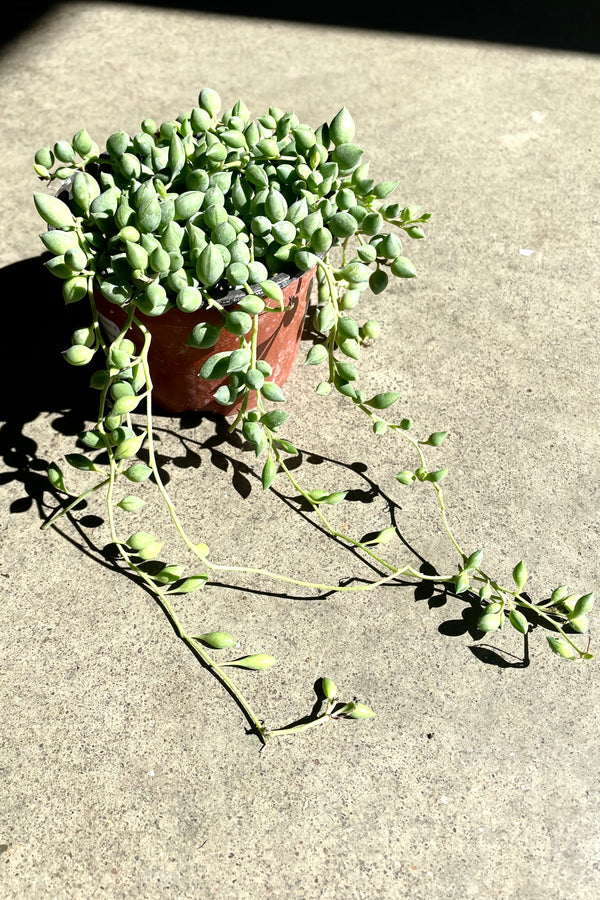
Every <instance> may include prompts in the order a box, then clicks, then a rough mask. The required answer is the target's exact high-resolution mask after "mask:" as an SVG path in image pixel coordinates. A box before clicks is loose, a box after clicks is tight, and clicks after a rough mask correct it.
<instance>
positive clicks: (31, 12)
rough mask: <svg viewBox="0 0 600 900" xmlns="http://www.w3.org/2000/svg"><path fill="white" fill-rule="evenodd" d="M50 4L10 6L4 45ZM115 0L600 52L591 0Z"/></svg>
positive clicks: (28, 1)
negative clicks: (297, 4) (296, 3)
mask: <svg viewBox="0 0 600 900" xmlns="http://www.w3.org/2000/svg"><path fill="white" fill-rule="evenodd" d="M56 5H57V4H54V3H49V2H44V0H24V2H22V3H19V4H16V5H13V6H12V7H11V13H10V17H7V18H8V21H6V22H5V23H3V28H2V37H1V38H0V40H1V41H2V43H3V44H6V43H8V42H10V41H11V40H13V39H14V38H15V37H17V36H18V35H19V34H20V33H21V32H22V31H24V30H26V29H27V28H29V27H30V26H32V25H34V24H35V23H36V22H37V21H38V20H39V19H40V18H41V17H42V16H44V15H45V14H46V13H47V12H51V11H52V8H53V7H54V6H56ZM61 5H63V4H61ZM64 5H68V4H64ZM113 5H114V6H119V5H129V6H136V5H139V6H144V7H161V6H162V7H165V8H168V9H173V8H177V9H181V10H187V11H197V12H206V13H218V14H221V15H224V14H227V15H231V16H245V17H248V18H256V19H271V20H279V21H286V22H304V23H307V24H311V25H334V26H338V27H348V28H364V29H373V30H380V31H389V32H394V33H398V34H407V35H421V36H431V37H443V38H457V39H461V40H474V41H489V42H493V43H500V44H517V45H522V46H531V47H546V48H548V49H552V50H571V51H577V52H583V53H599V52H600V25H599V17H598V7H597V3H595V2H592V0H572V2H570V3H567V2H566V0H546V2H544V0H530V2H527V0H524V2H523V0H521V2H518V0H504V2H501V0H495V2H493V3H481V2H480V0H466V2H462V3H443V2H441V0H439V2H433V3H432V2H429V3H420V4H414V3H413V4H406V3H403V4H383V3H380V4H374V5H364V4H363V5H359V6H356V5H354V4H343V5H342V6H340V5H339V4H338V5H336V4H329V5H328V4H312V5H310V6H304V7H303V8H301V9H299V8H293V7H290V6H286V5H285V4H282V3H280V2H274V0H262V2H256V3H253V4H251V5H250V4H247V3H241V2H239V0H237V2H233V0H230V2H229V3H227V4H223V3H219V2H217V0H212V2H210V0H204V2H202V0H196V2H193V0H179V2H177V3H174V4H171V3H168V2H166V0H140V2H139V3H128V4H123V3H120V2H119V0H113ZM342 49H343V48H340V50H341V51H342Z"/></svg>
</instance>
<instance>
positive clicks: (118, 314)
mask: <svg viewBox="0 0 600 900" xmlns="http://www.w3.org/2000/svg"><path fill="white" fill-rule="evenodd" d="M314 273H315V270H314V269H312V270H310V271H308V272H304V273H301V274H299V275H298V276H297V277H296V278H291V279H290V277H289V276H277V277H275V278H273V279H272V280H274V281H276V282H278V283H279V285H280V287H281V289H282V291H283V296H284V301H285V306H286V307H289V309H287V310H286V312H284V313H276V312H263V313H261V314H260V315H259V325H258V356H259V359H264V360H266V361H267V362H268V363H269V364H270V366H271V367H272V369H273V375H272V376H270V377H269V380H271V379H272V380H273V381H276V382H277V384H279V385H280V386H281V385H283V384H284V382H285V381H286V380H287V378H288V377H289V374H290V372H291V370H292V366H293V364H294V361H295V359H296V356H297V355H298V346H299V344H300V337H301V335H302V328H303V325H304V317H305V314H306V307H307V302H308V290H309V287H310V283H311V281H312V278H313V275H314ZM243 296H245V293H244V292H242V291H230V293H229V294H227V295H226V296H225V297H224V298H221V299H220V300H219V302H220V303H221V304H222V305H223V306H227V308H228V309H230V310H234V309H236V308H237V306H236V301H239V300H240V299H241V298H242V297H243ZM95 300H96V305H97V307H98V313H99V315H100V321H101V324H102V325H103V327H104V330H105V331H106V333H107V336H108V337H109V339H110V340H112V339H113V337H114V335H115V333H116V328H115V326H116V327H117V328H118V330H120V329H121V328H122V327H123V325H124V323H125V318H126V315H125V312H124V311H123V309H121V307H119V306H116V305H115V304H113V303H110V302H109V301H108V300H106V299H105V297H104V296H103V295H102V294H100V292H99V291H96V292H95ZM269 302H270V303H272V302H273V301H269ZM138 317H139V320H140V321H141V322H143V324H144V325H145V326H146V327H147V328H148V330H149V331H150V333H151V335H152V342H151V344H150V351H149V355H148V362H149V366H150V374H151V377H152V383H153V397H154V400H155V402H156V403H157V404H159V405H160V406H161V407H162V408H163V409H164V410H165V411H166V412H170V413H182V412H186V411H188V410H205V411H207V412H219V413H222V414H223V415H229V414H230V413H235V412H237V410H238V409H239V407H240V405H241V400H239V401H237V402H236V403H235V404H233V406H223V405H222V404H220V403H217V402H216V400H215V399H214V397H213V394H214V393H215V391H216V390H217V388H218V387H219V385H220V384H223V382H224V381H226V379H221V380H220V381H206V380H204V379H203V378H200V377H199V376H198V372H199V371H200V368H201V366H202V364H203V363H204V362H205V361H206V360H207V359H208V358H209V356H212V355H213V354H214V353H219V352H221V351H224V350H235V349H237V348H238V347H239V338H238V337H236V336H235V335H232V334H229V333H228V332H227V331H225V330H224V329H223V331H222V332H221V337H220V339H219V341H218V342H217V343H216V344H215V346H214V347H210V348H208V349H205V350H199V349H195V348H193V347H186V340H187V339H188V337H189V335H190V332H191V330H192V328H193V327H194V326H195V325H197V324H198V323H199V322H207V321H208V322H211V323H214V324H220V323H221V322H222V317H221V315H220V314H219V313H218V312H217V311H215V310H212V309H206V310H204V309H199V310H198V311H197V312H195V313H185V312H181V310H179V309H170V310H169V311H168V312H166V313H163V315H162V316H146V315H143V314H142V313H138ZM128 336H129V337H130V338H131V339H132V340H133V342H134V344H135V345H136V347H137V349H138V351H139V350H140V349H141V346H142V334H141V332H140V330H139V328H138V327H137V326H133V327H132V328H131V329H130V334H129V335H128ZM254 403H255V399H254V397H252V396H251V398H250V404H249V407H248V408H249V409H251V408H252V406H253V404H254Z"/></svg>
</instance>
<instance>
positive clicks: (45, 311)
mask: <svg viewBox="0 0 600 900" xmlns="http://www.w3.org/2000/svg"><path fill="white" fill-rule="evenodd" d="M46 258H48V255H43V256H41V257H34V258H31V259H27V260H23V261H21V262H18V263H15V264H13V265H10V266H7V267H5V268H4V269H2V270H0V288H2V289H3V294H4V296H7V297H11V298H12V297H15V296H17V295H18V294H19V293H24V292H25V295H24V296H23V303H22V304H18V303H15V302H13V303H12V304H11V313H12V317H11V321H10V324H9V325H8V326H7V330H8V333H9V334H10V335H11V336H16V335H18V336H19V339H18V340H15V339H14V337H13V339H12V340H10V341H8V342H7V345H6V347H5V352H4V354H2V355H1V356H0V375H1V376H2V378H3V381H2V383H3V384H4V385H6V386H7V387H6V388H5V390H4V391H3V392H2V393H1V394H0V456H1V457H2V459H3V462H4V464H5V471H4V472H3V473H2V474H0V484H7V483H9V482H11V481H14V482H20V484H21V485H22V487H23V495H22V496H21V497H19V498H18V499H16V500H13V501H12V503H11V504H10V507H9V511H10V513H11V514H13V515H15V514H21V513H25V512H28V511H29V510H31V509H32V507H33V506H36V507H37V511H38V515H39V517H40V519H41V520H43V521H45V520H47V519H48V518H49V516H50V515H51V514H52V513H53V512H54V511H55V509H56V508H60V506H61V505H63V504H64V498H63V497H62V496H61V495H60V494H59V493H58V492H56V491H54V490H53V489H52V488H51V487H50V485H49V483H48V480H47V477H46V470H47V467H48V465H49V462H50V460H48V459H46V458H45V457H44V456H43V455H42V454H40V452H39V449H38V446H37V443H36V442H35V440H33V439H32V438H31V437H30V436H29V435H27V434H26V426H27V424H28V423H31V422H33V421H35V420H36V419H37V418H38V417H40V416H46V417H47V419H48V424H49V426H50V428H52V429H54V430H56V431H58V432H59V433H61V434H62V435H66V436H76V435H77V434H78V433H79V432H81V431H83V430H85V428H86V423H87V422H89V410H93V409H94V408H95V406H96V402H97V396H98V394H97V391H94V390H93V389H92V388H90V386H89V374H90V370H89V368H88V367H82V368H81V369H79V368H77V367H73V366H70V365H69V364H68V363H66V362H65V361H64V359H63V358H62V356H61V350H63V349H65V348H66V347H67V346H68V345H69V335H70V334H71V332H72V331H73V330H75V329H76V328H79V327H82V326H83V325H87V324H89V314H87V307H86V306H85V304H83V303H79V304H77V303H76V304H71V305H68V306H65V304H64V302H63V299H62V293H61V282H60V281H59V280H58V279H56V278H55V277H53V276H52V275H50V273H49V272H48V271H47V270H46V269H45V267H44V266H43V265H42V263H43V261H44V260H45V259H46ZM307 323H308V319H307ZM309 335H310V324H307V327H306V329H305V336H306V337H308V336H309ZM32 360H35V365H34V366H33V367H32ZM32 368H33V369H34V371H35V374H36V378H35V380H32V374H31V373H32ZM154 415H155V430H156V434H157V436H160V435H161V434H162V433H165V434H168V435H169V437H170V438H176V439H177V440H178V441H179V443H180V445H181V447H182V453H181V454H180V455H176V456H174V455H172V454H169V455H163V454H161V453H160V445H159V446H158V448H157V460H158V464H159V469H160V471H161V477H163V478H164V481H165V483H168V480H169V473H168V470H167V468H166V465H167V463H169V464H171V465H174V466H176V467H178V468H198V467H200V466H201V465H202V455H203V454H205V453H208V454H209V456H210V462H211V464H212V465H213V466H215V468H217V469H219V470H220V471H223V472H227V473H228V474H229V476H230V478H231V484H232V487H233V489H234V490H235V491H236V492H237V493H238V495H239V496H240V497H241V498H242V499H247V498H248V497H249V496H250V494H251V492H252V489H253V487H254V486H255V487H256V488H257V489H261V484H260V476H259V475H258V474H257V472H256V471H254V469H253V468H252V467H251V466H249V465H247V464H246V463H244V462H240V460H239V459H236V458H235V457H234V455H233V454H232V452H231V451H232V450H236V451H239V450H241V449H245V448H246V447H249V445H246V444H245V441H244V439H243V437H242V435H241V434H240V433H239V432H233V433H229V431H228V425H227V422H226V420H225V419H223V418H222V417H220V416H218V415H216V414H210V413H208V414H200V413H186V414H184V415H182V416H181V417H180V419H179V423H178V427H177V428H176V429H174V427H173V417H172V416H170V415H169V414H167V413H163V412H162V411H161V410H160V409H157V410H155V413H154ZM207 420H208V421H210V422H211V423H212V426H213V434H212V435H209V437H207V438H206V439H204V440H203V441H197V440H196V439H195V438H194V437H193V435H191V434H190V432H191V430H192V429H194V428H196V427H197V426H198V424H199V423H200V422H201V421H204V422H206V421H207ZM141 456H142V457H143V455H142V454H141ZM323 463H329V464H332V465H335V466H339V467H340V468H341V469H347V470H348V471H349V472H351V473H353V475H354V476H356V475H358V476H359V478H360V479H361V480H362V482H363V483H362V485H361V486H360V487H358V488H354V489H352V490H350V491H349V492H348V494H347V496H346V501H345V502H349V503H369V504H370V503H372V502H373V501H374V500H376V499H377V500H379V501H383V502H384V503H385V505H386V508H387V510H388V513H389V523H390V525H393V527H394V528H395V531H396V534H397V536H398V538H399V540H400V541H401V542H402V544H403V545H404V547H405V548H406V549H407V550H408V551H409V552H410V553H411V554H412V555H413V556H414V557H415V558H416V559H417V560H418V567H419V570H420V571H421V572H422V573H423V574H425V575H428V576H434V575H437V574H439V573H438V572H437V571H436V569H435V568H434V566H433V565H432V564H431V563H430V562H429V561H428V560H427V559H426V558H425V557H424V556H423V554H421V553H420V552H419V551H418V549H417V548H415V547H414V546H412V545H411V544H410V543H409V542H408V540H407V539H406V538H405V536H404V535H403V533H402V528H401V521H400V520H401V507H400V506H399V505H398V504H397V503H395V501H394V500H393V499H392V498H391V497H390V496H389V495H387V494H386V493H385V492H384V491H383V490H382V489H381V487H380V486H379V485H378V484H377V483H376V482H375V481H373V480H372V479H371V478H370V476H369V473H368V467H367V465H365V464H364V463H362V462H353V463H343V462H341V461H340V460H337V459H334V458H332V457H326V456H322V455H317V454H315V453H312V452H311V451H310V450H307V449H300V452H299V454H298V456H297V457H290V458H288V460H287V462H286V465H287V466H288V468H289V469H290V470H293V469H296V468H298V467H299V466H318V465H321V464H323ZM271 491H272V492H273V493H274V495H275V496H277V498H278V499H279V500H280V502H282V503H284V504H285V505H286V506H287V507H288V508H289V509H290V511H291V512H292V513H293V514H294V515H298V516H300V517H301V518H302V519H304V520H305V521H307V522H309V523H310V525H311V527H313V528H314V529H316V530H317V531H318V532H320V534H322V535H323V536H324V537H326V538H327V539H328V540H331V541H333V542H334V543H336V544H337V545H338V546H340V547H342V548H344V550H345V551H346V552H347V553H349V554H350V555H351V556H352V557H353V559H354V561H356V562H360V565H361V566H365V567H366V568H367V569H369V570H370V573H371V577H370V578H367V577H365V578H361V577H358V576H352V577H349V578H347V579H345V580H344V581H342V582H340V586H348V585H350V584H356V585H358V584H361V583H363V584H367V583H369V581H372V580H373V579H376V578H381V577H383V576H385V575H386V574H387V573H386V571H383V570H381V569H380V568H379V567H378V565H376V563H375V562H374V561H373V560H370V559H368V558H365V556H363V555H361V553H360V551H359V550H357V548H356V547H353V546H351V545H349V544H347V543H346V542H345V541H344V540H343V539H341V538H339V537H335V536H332V535H331V534H330V533H329V532H328V531H327V529H326V528H325V527H324V526H323V525H322V523H320V521H318V520H315V519H314V518H313V517H312V516H311V515H310V513H311V507H310V505H309V504H307V503H306V501H305V500H304V498H302V497H301V496H297V495H296V496H293V495H289V494H287V493H285V492H284V491H283V490H282V489H281V488H280V487H279V486H278V484H277V482H275V484H274V485H273V486H272V487H271ZM52 504H53V505H52ZM86 509H87V502H86V501H85V500H83V501H81V502H80V503H79V504H78V505H77V506H76V507H74V509H73V510H72V511H71V512H70V513H68V514H67V516H66V518H67V519H68V520H69V522H70V526H71V527H72V528H73V529H74V531H75V536H74V535H73V534H69V533H68V532H67V530H66V529H64V528H63V527H62V526H57V525H55V526H53V527H55V528H56V529H57V530H58V531H59V533H60V534H61V535H62V537H63V538H64V539H65V540H67V541H69V542H70V543H71V544H72V545H73V546H75V547H77V549H78V550H79V551H80V552H82V553H84V554H85V555H86V556H88V557H89V558H91V559H94V560H95V561H96V562H98V563H99V564H100V565H103V566H107V567H109V568H111V569H115V568H117V569H119V571H121V572H122V573H123V574H126V575H127V576H128V577H129V578H131V579H132V580H133V581H134V582H136V583H138V584H139V585H140V586H142V587H144V588H145V589H146V590H148V587H147V585H145V583H144V582H143V581H142V580H140V579H139V577H138V576H136V575H135V574H134V573H132V572H131V571H130V570H129V569H127V568H126V567H125V566H124V564H121V560H120V557H119V558H117V555H116V553H115V550H116V548H115V547H114V545H112V544H107V545H105V546H102V547H100V546H98V545H97V543H95V542H94V541H93V539H92V537H91V535H90V534H89V532H91V531H93V530H95V529H97V528H98V527H100V526H101V525H103V523H104V520H103V519H102V518H101V517H100V516H97V515H94V514H91V513H88V512H86ZM211 583H212V584H214V585H215V586H218V587H221V588H223V589H230V590H240V588H239V586H238V585H235V584H228V583H225V582H215V581H212V582H211ZM398 588H403V589H405V590H406V589H411V588H412V590H413V596H414V601H415V602H418V603H421V602H426V603H427V605H428V606H429V608H434V607H435V608H441V607H444V606H445V605H446V604H447V602H448V599H449V598H450V597H456V596H459V597H460V599H461V600H462V601H464V602H465V603H466V608H465V609H464V610H463V612H462V616H461V619H459V620H456V619H450V620H448V621H445V622H443V623H442V624H441V625H440V626H439V630H440V632H441V633H442V634H445V635H447V636H448V637H459V636H464V635H465V634H467V633H468V634H469V636H470V637H471V639H472V640H473V641H480V640H481V639H482V638H483V637H484V635H483V634H482V633H481V632H480V631H479V630H478V629H477V619H478V616H479V615H480V601H479V597H478V596H477V595H475V594H473V593H471V592H465V593H462V594H460V595H456V594H454V593H453V592H452V590H451V589H449V588H448V586H447V585H446V584H444V583H442V582H435V581H424V582H420V583H418V584H416V585H415V583H414V581H410V580H408V579H403V578H401V577H399V578H397V579H395V580H393V581H390V582H388V583H387V584H386V585H385V586H384V588H383V589H384V590H386V591H389V590H394V589H398ZM245 590H247V591H248V593H255V594H257V595H263V596H274V597H275V596H276V597H283V598H286V599H290V600H302V601H305V602H314V601H320V600H323V599H326V598H327V597H328V596H330V595H331V594H332V593H334V592H333V591H321V592H319V593H318V594H317V595H316V596H313V597H307V596H305V595H301V594H294V593H291V592H283V591H281V590H277V591H267V590H262V589H257V588H246V589H245ZM149 593H151V592H150V591H149ZM534 624H535V619H534V617H532V625H534ZM527 648H528V645H527V636H525V641H524V654H523V659H522V660H521V661H519V662H510V661H508V660H506V659H505V658H504V657H502V656H501V655H500V653H499V652H498V651H497V650H495V649H491V650H485V649H484V645H482V644H477V645H476V646H474V647H472V648H471V650H472V652H473V653H474V655H476V656H477V658H478V659H480V661H481V662H483V663H485V664H489V665H495V666H502V667H509V666H510V667H523V666H526V665H528V663H529V656H528V649H527ZM502 652H503V651H502Z"/></svg>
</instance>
